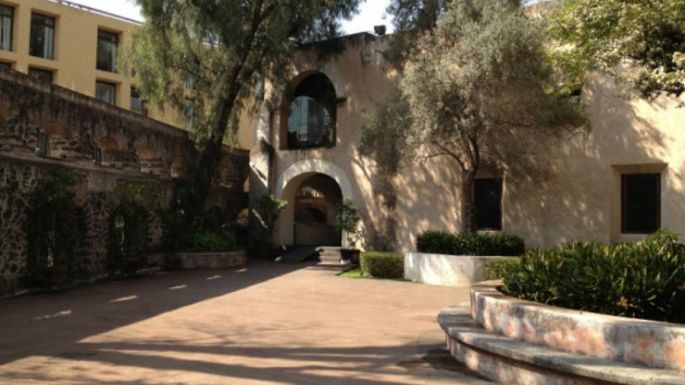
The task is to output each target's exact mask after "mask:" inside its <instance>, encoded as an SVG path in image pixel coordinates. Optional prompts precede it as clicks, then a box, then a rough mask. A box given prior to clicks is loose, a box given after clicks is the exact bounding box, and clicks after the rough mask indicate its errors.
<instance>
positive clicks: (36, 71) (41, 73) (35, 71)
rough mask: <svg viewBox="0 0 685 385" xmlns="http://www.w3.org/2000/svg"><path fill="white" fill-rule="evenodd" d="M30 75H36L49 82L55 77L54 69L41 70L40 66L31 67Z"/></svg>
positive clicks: (37, 77) (39, 78)
mask: <svg viewBox="0 0 685 385" xmlns="http://www.w3.org/2000/svg"><path fill="white" fill-rule="evenodd" d="M29 75H31V76H32V77H34V78H36V79H38V80H42V81H44V82H47V83H52V78H53V73H52V71H48V70H41V69H38V68H31V67H29Z"/></svg>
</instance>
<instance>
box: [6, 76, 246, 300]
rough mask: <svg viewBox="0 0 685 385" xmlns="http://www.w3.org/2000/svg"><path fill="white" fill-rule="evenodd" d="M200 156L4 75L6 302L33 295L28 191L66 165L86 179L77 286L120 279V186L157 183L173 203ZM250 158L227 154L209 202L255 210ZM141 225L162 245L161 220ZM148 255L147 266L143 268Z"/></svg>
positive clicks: (118, 112)
mask: <svg viewBox="0 0 685 385" xmlns="http://www.w3.org/2000/svg"><path fill="white" fill-rule="evenodd" d="M196 159H197V156H196V150H195V147H194V145H193V142H192V141H191V140H190V139H189V137H188V134H187V132H185V131H182V130H179V129H177V128H174V127H171V126H168V125H165V124H163V123H160V122H157V121H154V120H151V119H147V118H145V117H142V116H140V115H137V114H134V113H132V112H129V111H126V110H124V109H120V108H117V107H114V106H111V105H109V104H106V103H103V102H100V101H98V100H95V99H93V98H90V97H87V96H84V95H82V94H79V93H76V92H73V91H70V90H67V89H65V88H61V87H59V86H55V85H51V84H47V83H42V82H39V81H37V80H34V79H32V78H30V77H28V76H26V75H24V74H21V73H18V72H14V71H4V70H0V296H3V295H7V294H12V293H16V292H18V291H22V290H25V289H27V288H28V282H29V278H30V277H28V276H27V274H28V272H27V271H28V270H27V241H26V234H25V230H26V229H25V222H26V215H27V209H28V208H29V203H28V200H27V199H28V193H29V191H30V190H31V187H32V186H34V185H35V183H36V181H38V180H39V179H40V178H41V177H44V176H46V175H47V174H49V173H51V172H53V170H54V168H55V167H56V166H61V167H64V168H67V169H70V170H72V171H73V172H74V173H75V175H77V182H76V184H75V186H74V190H75V191H74V192H75V194H76V198H75V200H76V203H77V205H78V208H79V212H80V215H81V216H82V218H83V227H84V236H83V237H82V238H81V239H80V240H79V242H78V245H77V246H76V249H75V252H74V255H73V260H71V261H70V263H69V269H70V275H69V277H70V282H67V283H73V282H74V281H88V280H92V279H95V278H99V277H103V276H107V275H108V274H110V273H111V272H112V269H113V268H112V264H111V261H110V260H109V257H108V254H109V249H108V248H109V244H110V239H109V238H110V227H111V221H112V216H113V214H114V212H115V211H116V210H117V209H118V208H119V207H120V204H121V202H119V200H120V198H119V197H118V195H117V194H116V190H117V186H122V185H124V184H131V183H137V184H147V185H150V186H154V189H155V195H156V197H157V198H158V200H159V201H160V202H161V203H162V204H163V205H164V204H168V203H169V202H170V199H171V197H172V195H173V191H174V187H175V185H177V184H178V183H180V182H181V181H182V180H183V179H184V178H187V177H188V175H187V173H188V170H191V169H192V168H193V166H194V164H193V162H194V161H195V160H196ZM247 171H248V155H247V153H246V152H244V151H230V150H228V149H227V150H226V152H225V153H224V157H223V159H222V162H221V165H220V167H219V169H218V170H217V174H216V176H215V185H214V187H213V189H212V192H211V194H210V199H209V202H210V203H209V204H210V205H211V206H213V207H218V208H219V209H222V210H226V209H229V208H230V209H231V210H230V211H232V212H236V213H237V211H239V210H240V209H241V208H242V207H236V206H239V205H243V204H244V205H246V203H243V202H245V197H244V191H243V186H244V181H245V179H246V178H247ZM144 222H145V223H144V226H142V227H141V228H140V231H141V232H142V233H143V234H141V237H140V239H141V242H143V243H144V244H143V245H142V247H143V248H145V249H152V248H154V247H155V245H156V244H158V243H159V241H160V238H161V222H160V220H159V218H156V217H155V216H154V215H147V216H146V217H145V218H144ZM145 264H146V261H145V258H144V257H143V259H142V260H141V261H140V265H141V267H144V265H145Z"/></svg>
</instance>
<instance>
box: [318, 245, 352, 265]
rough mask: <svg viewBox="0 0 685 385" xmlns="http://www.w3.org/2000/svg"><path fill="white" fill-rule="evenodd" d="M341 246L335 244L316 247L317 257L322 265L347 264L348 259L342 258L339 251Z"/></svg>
mask: <svg viewBox="0 0 685 385" xmlns="http://www.w3.org/2000/svg"><path fill="white" fill-rule="evenodd" d="M340 250H342V247H335V246H320V247H318V248H317V249H316V251H317V257H318V259H319V262H320V263H321V264H322V265H345V264H349V263H350V262H349V261H345V260H343V259H342V254H341V252H340Z"/></svg>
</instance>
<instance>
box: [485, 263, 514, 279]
mask: <svg viewBox="0 0 685 385" xmlns="http://www.w3.org/2000/svg"><path fill="white" fill-rule="evenodd" d="M520 263H521V260H520V259H519V258H498V259H492V260H489V261H485V279H487V280H493V279H502V278H504V277H505V276H507V275H508V274H509V272H510V271H512V270H514V269H517V268H518V265H519V264H520Z"/></svg>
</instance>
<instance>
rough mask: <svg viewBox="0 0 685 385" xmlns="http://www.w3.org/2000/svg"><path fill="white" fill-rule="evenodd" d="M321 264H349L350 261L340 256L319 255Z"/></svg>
mask: <svg viewBox="0 0 685 385" xmlns="http://www.w3.org/2000/svg"><path fill="white" fill-rule="evenodd" d="M319 264H322V265H349V264H350V261H345V260H343V259H342V258H340V257H339V256H338V257H326V256H319Z"/></svg>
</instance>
